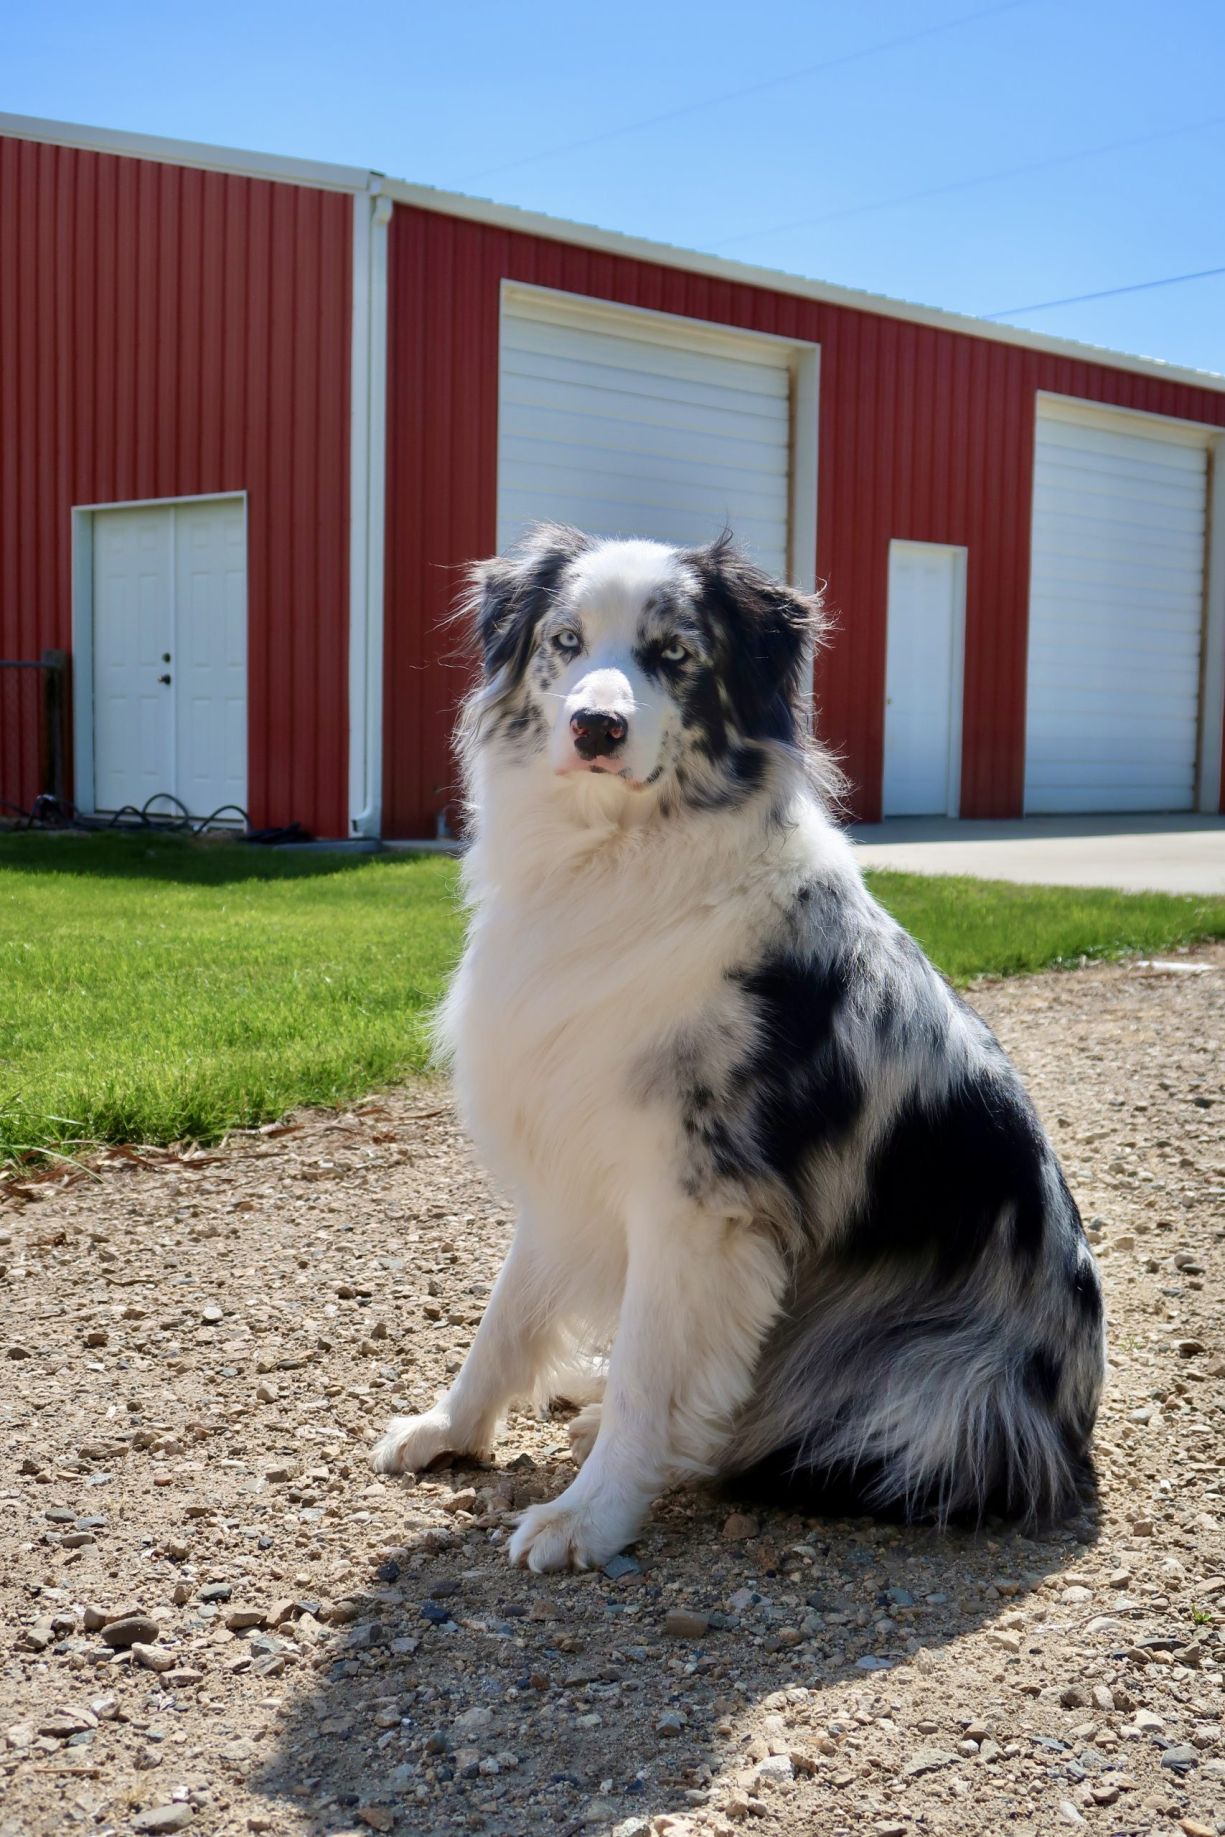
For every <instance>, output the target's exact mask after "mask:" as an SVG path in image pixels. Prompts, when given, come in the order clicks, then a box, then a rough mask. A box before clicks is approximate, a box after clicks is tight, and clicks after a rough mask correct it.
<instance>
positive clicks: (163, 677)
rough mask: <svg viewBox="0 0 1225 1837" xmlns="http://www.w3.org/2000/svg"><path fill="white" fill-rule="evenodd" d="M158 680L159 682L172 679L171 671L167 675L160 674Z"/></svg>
mask: <svg viewBox="0 0 1225 1837" xmlns="http://www.w3.org/2000/svg"><path fill="white" fill-rule="evenodd" d="M157 680H158V682H169V681H170V676H169V673H167V674H166V675H165V676H159V677H158V679H157Z"/></svg>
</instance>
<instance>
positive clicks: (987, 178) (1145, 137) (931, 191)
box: [714, 115, 1225, 249]
mask: <svg viewBox="0 0 1225 1837" xmlns="http://www.w3.org/2000/svg"><path fill="white" fill-rule="evenodd" d="M1223 124H1225V115H1210V116H1209V118H1208V119H1207V120H1206V121H1189V122H1185V123H1183V124H1182V125H1181V126H1179V127H1172V128H1159V129H1158V130H1157V131H1156V132H1155V133H1153V134H1137V135H1134V136H1133V137H1132V138H1130V139H1128V140H1112V141H1105V142H1103V143H1102V145H1100V146H1096V147H1080V148H1078V149H1076V150H1075V151H1074V152H1071V153H1057V154H1055V155H1054V156H1053V157H1052V158H1050V159H1038V160H1031V161H1030V162H1029V163H1028V164H1027V165H1024V166H1005V167H1002V168H1001V169H1000V171H998V172H982V173H979V174H977V175H976V176H975V177H973V178H968V179H952V180H950V181H949V183H948V184H946V185H932V186H929V187H928V188H927V189H926V190H924V191H903V192H895V193H894V194H893V196H892V197H889V198H875V199H873V200H872V201H871V202H869V203H866V204H848V205H845V206H842V207H840V208H839V209H838V210H829V211H823V212H822V214H821V215H820V216H819V217H797V218H793V219H792V220H791V222H789V223H775V224H772V225H771V226H770V227H769V228H768V229H757V230H743V231H741V232H740V234H739V235H736V236H728V237H725V238H724V239H723V241H722V242H718V243H716V244H715V245H714V246H715V248H716V249H728V248H731V246H732V245H733V244H734V243H740V242H750V241H752V240H753V239H754V238H755V237H758V236H779V235H782V234H783V233H784V232H785V231H787V230H808V229H815V228H816V227H817V225H818V224H822V223H835V222H837V221H839V220H841V219H842V218H844V217H860V216H864V215H865V214H867V213H868V212H870V211H877V210H888V209H889V208H890V207H891V206H892V205H895V204H917V203H919V202H920V201H921V200H922V199H924V198H942V197H947V196H948V194H949V193H950V192H955V191H970V190H972V189H973V188H974V187H975V186H977V185H993V184H997V183H998V182H999V181H1000V180H1003V179H1017V178H1023V177H1025V176H1026V175H1028V174H1029V173H1033V172H1050V171H1051V170H1052V169H1053V168H1055V167H1058V166H1067V165H1070V164H1071V163H1072V161H1074V160H1078V159H1092V158H1093V157H1094V156H1095V155H1096V154H1101V153H1122V152H1124V151H1126V150H1127V149H1128V148H1131V147H1147V146H1151V145H1152V144H1153V142H1154V141H1158V140H1173V139H1175V138H1176V137H1177V136H1178V135H1181V134H1197V133H1200V132H1202V131H1203V130H1204V129H1206V128H1218V127H1221V126H1222V125H1223Z"/></svg>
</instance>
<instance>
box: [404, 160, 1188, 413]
mask: <svg viewBox="0 0 1225 1837" xmlns="http://www.w3.org/2000/svg"><path fill="white" fill-rule="evenodd" d="M383 189H384V190H385V191H386V193H387V195H388V197H390V198H391V199H392V200H393V202H394V203H397V204H406V205H412V206H415V207H416V208H417V209H418V210H429V211H436V212H438V213H439V214H440V215H443V216H450V217H463V218H466V219H468V220H469V221H472V222H476V223H486V224H489V225H490V226H491V227H494V228H497V229H504V230H517V231H519V232H520V233H521V234H523V235H528V236H547V237H550V238H552V240H553V241H555V242H570V243H577V244H579V245H580V246H581V247H583V248H589V249H598V250H599V251H600V252H601V254H605V255H621V256H625V257H627V258H629V259H631V260H635V261H650V262H659V263H662V264H663V265H665V266H667V267H670V268H683V269H685V270H686V271H687V272H688V273H691V274H703V275H708V276H709V277H710V278H711V279H712V280H720V281H730V282H734V283H736V284H737V285H739V286H742V287H765V288H769V290H770V291H771V292H773V293H786V294H792V295H794V296H795V297H797V298H799V299H806V300H816V301H819V302H821V303H822V304H824V305H827V306H842V307H848V308H851V309H852V310H854V311H855V312H865V313H876V314H880V315H882V316H884V317H885V318H889V319H905V320H909V321H910V322H911V323H913V324H915V325H926V326H930V327H932V328H933V329H934V330H936V331H943V332H956V333H959V334H961V335H962V336H963V337H964V336H969V337H973V338H989V339H992V340H994V341H995V342H996V343H997V344H1011V345H1019V346H1021V347H1022V348H1023V349H1027V350H1032V351H1040V352H1042V353H1044V354H1046V355H1048V356H1052V357H1064V358H1068V359H1070V360H1072V361H1074V362H1077V363H1093V364H1099V365H1102V366H1104V367H1105V368H1107V369H1111V370H1129V371H1133V372H1135V373H1136V374H1138V375H1140V376H1154V377H1159V378H1161V379H1162V380H1163V381H1165V382H1171V383H1187V384H1191V385H1192V386H1193V387H1195V388H1198V389H1209V390H1215V391H1217V392H1225V375H1221V374H1220V373H1219V372H1217V371H1215V370H1193V369H1190V368H1188V367H1187V366H1186V365H1183V364H1173V363H1168V362H1166V360H1165V359H1164V358H1160V357H1141V356H1138V355H1134V354H1133V353H1131V352H1128V351H1114V350H1111V349H1110V348H1109V347H1108V346H1106V345H1096V344H1085V343H1082V342H1081V341H1079V340H1078V339H1074V338H1057V337H1053V336H1051V335H1050V334H1049V333H1046V332H1031V331H1029V330H1027V329H1026V328H1025V327H1023V326H1019V325H1001V324H1000V323H999V322H998V321H997V320H994V319H976V318H974V317H973V315H972V314H970V313H957V312H950V311H949V310H947V309H946V308H944V307H940V306H920V305H916V304H914V303H913V302H911V301H908V300H897V299H892V298H890V296H889V295H887V294H881V293H865V292H862V291H861V290H860V289H858V288H855V287H842V286H839V285H837V284H836V283H835V282H832V281H815V280H810V279H809V278H808V277H807V276H806V275H801V274H789V273H788V272H787V271H786V270H785V269H782V268H759V267H756V266H754V265H753V264H751V263H748V262H739V261H732V260H729V259H728V258H727V257H726V256H723V255H707V254H704V253H703V252H702V251H701V250H698V249H685V248H679V247H677V246H676V245H675V244H673V243H667V242H653V241H650V240H648V239H647V238H646V237H641V236H629V235H626V234H625V233H624V232H623V231H621V230H605V229H600V228H599V227H598V226H597V225H595V224H590V223H574V222H571V221H570V220H569V219H567V218H565V217H551V216H548V215H547V214H546V213H545V212H543V211H529V210H523V209H522V208H521V207H520V206H518V205H516V204H495V203H493V202H492V201H491V200H489V199H486V198H472V197H469V196H468V195H467V194H466V193H464V192H450V191H441V190H438V189H437V188H436V187H434V186H432V185H414V184H410V183H409V182H408V181H407V180H404V179H386V180H384V183H383Z"/></svg>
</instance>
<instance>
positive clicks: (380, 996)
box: [0, 834, 1225, 1162]
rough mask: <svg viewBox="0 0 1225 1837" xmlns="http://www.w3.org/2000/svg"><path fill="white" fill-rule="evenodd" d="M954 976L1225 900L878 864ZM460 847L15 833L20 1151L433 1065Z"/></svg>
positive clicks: (184, 1121) (241, 1114) (886, 889)
mask: <svg viewBox="0 0 1225 1837" xmlns="http://www.w3.org/2000/svg"><path fill="white" fill-rule="evenodd" d="M871 878H872V886H873V890H874V891H875V892H876V894H877V895H878V897H879V898H880V899H881V900H883V902H884V903H885V905H887V906H888V907H889V908H890V910H891V911H893V912H894V913H896V915H897V917H898V918H899V919H900V920H901V921H902V923H903V924H904V925H906V926H908V927H909V929H910V930H912V931H913V932H914V933H915V935H916V937H918V938H919V939H920V941H921V942H922V943H923V944H924V946H925V947H926V948H927V950H928V951H929V953H930V954H931V956H932V957H933V958H934V959H935V961H936V962H937V963H938V964H939V965H940V967H941V969H943V970H944V971H945V973H946V974H947V975H949V976H950V977H951V978H952V980H953V981H954V982H957V983H962V984H964V983H966V982H969V981H971V980H973V979H974V978H975V977H978V976H984V975H1014V974H1017V973H1018V972H1021V971H1025V970H1034V969H1041V968H1042V967H1044V966H1046V965H1049V964H1052V963H1069V962H1070V963H1074V962H1077V961H1078V960H1079V959H1080V958H1081V957H1104V956H1116V955H1120V954H1122V953H1125V952H1127V951H1165V950H1170V949H1172V948H1173V947H1175V946H1176V945H1178V944H1180V943H1183V942H1186V941H1188V940H1190V939H1194V938H1202V937H1225V900H1220V899H1218V900H1211V899H1194V898H1187V899H1181V898H1170V897H1167V896H1164V895H1159V894H1152V895H1147V894H1122V893H1110V892H1082V891H1078V890H1072V889H1067V888H1054V887H1020V886H1011V885H1007V884H1005V883H1003V882H999V881H976V880H965V879H929V878H924V877H920V876H918V875H913V874H876V875H873V876H872V877H871ZM459 944H460V917H459V913H458V910H457V907H456V901H455V864H454V862H452V861H449V860H446V859H440V858H439V857H437V856H421V855H382V856H373V857H371V856H349V855H340V854H331V855H325V854H314V853H305V854H299V853H278V852H275V851H271V850H258V849H253V848H250V847H246V846H243V845H242V844H237V843H204V844H200V843H191V842H187V841H184V840H182V839H181V838H178V837H175V836H152V837H130V836H123V837H119V836H94V837H88V838H65V837H49V836H39V835H20V834H18V835H7V836H0V1162H2V1161H5V1160H11V1159H12V1158H13V1157H17V1156H21V1155H23V1154H25V1153H28V1152H30V1151H31V1150H34V1151H41V1150H48V1149H49V1150H51V1151H53V1152H61V1153H69V1154H72V1153H75V1152H76V1151H77V1149H78V1147H79V1145H81V1144H88V1143H93V1142H99V1141H135V1142H159V1143H164V1142H174V1141H181V1140H183V1139H186V1138H190V1139H193V1140H196V1141H200V1142H207V1141H212V1140H215V1139H216V1138H217V1137H218V1136H219V1135H221V1134H223V1133H224V1132H225V1130H226V1129H228V1128H231V1127H233V1126H235V1125H239V1124H253V1123H260V1122H265V1121H268V1120H269V1119H271V1118H273V1117H276V1116H279V1115H280V1114H282V1112H283V1111H285V1110H287V1109H289V1108H291V1107H293V1106H294V1105H297V1104H303V1103H313V1104H338V1103H343V1102H345V1101H347V1100H349V1099H352V1098H354V1097H357V1096H361V1095H362V1094H364V1093H365V1092H368V1091H370V1090H373V1089H375V1088H377V1087H378V1086H380V1085H386V1084H389V1083H391V1082H393V1081H394V1080H396V1079H398V1078H401V1077H403V1076H405V1075H406V1074H409V1073H412V1072H420V1071H422V1070H424V1069H425V1065H426V1057H427V1045H426V1022H427V1017H428V1014H429V1010H430V1008H431V1006H432V1004H433V1003H434V1001H435V1000H436V999H437V996H438V994H439V992H440V991H441V988H442V986H443V982H444V980H445V977H446V974H447V971H448V970H449V968H450V966H451V965H452V963H453V962H454V961H455V958H456V955H457V953H458V950H459Z"/></svg>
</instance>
